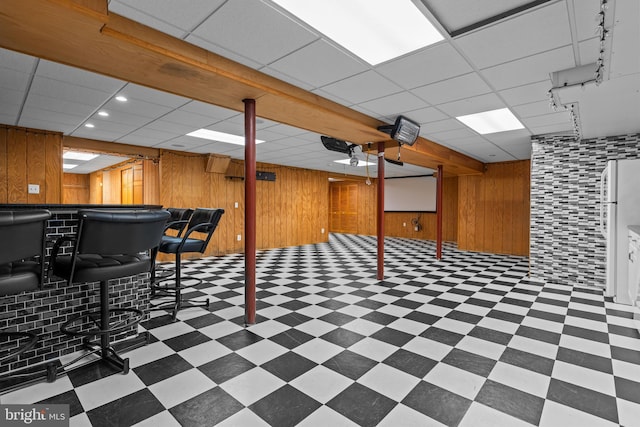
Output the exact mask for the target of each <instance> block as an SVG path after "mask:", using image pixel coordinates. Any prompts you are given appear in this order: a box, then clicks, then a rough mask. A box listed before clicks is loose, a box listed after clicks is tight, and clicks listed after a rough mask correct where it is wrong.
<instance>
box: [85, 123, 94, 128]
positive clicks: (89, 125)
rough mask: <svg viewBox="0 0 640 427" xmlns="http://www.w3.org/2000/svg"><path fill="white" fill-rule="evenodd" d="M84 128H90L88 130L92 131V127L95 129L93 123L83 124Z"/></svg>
mask: <svg viewBox="0 0 640 427" xmlns="http://www.w3.org/2000/svg"><path fill="white" fill-rule="evenodd" d="M84 127H86V128H90V129H93V128H94V127H96V126H95V125H94V124H93V123H85V124H84Z"/></svg>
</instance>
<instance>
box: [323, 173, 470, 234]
mask: <svg viewBox="0 0 640 427" xmlns="http://www.w3.org/2000/svg"><path fill="white" fill-rule="evenodd" d="M377 185H378V180H374V181H373V183H372V185H366V184H365V183H364V181H359V180H353V181H339V182H332V183H331V184H330V201H329V203H330V218H331V224H330V228H329V230H330V231H331V232H334V233H354V234H368V235H375V234H376V221H377V219H376V207H377V204H376V201H377V200H378V193H377V191H378V190H377ZM443 206H444V218H443V219H444V220H443V224H442V230H443V238H444V240H446V241H451V242H455V241H456V239H457V227H458V178H457V177H453V178H445V180H444V183H443ZM414 218H418V220H419V223H420V225H421V230H420V231H415V229H414V227H413V225H412V220H413V219H414ZM384 231H385V236H390V237H407V238H412V239H427V240H435V238H436V214H435V213H419V212H385V214H384Z"/></svg>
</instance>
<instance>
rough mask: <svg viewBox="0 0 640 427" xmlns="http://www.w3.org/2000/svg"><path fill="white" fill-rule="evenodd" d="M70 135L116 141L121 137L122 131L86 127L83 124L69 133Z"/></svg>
mask: <svg viewBox="0 0 640 427" xmlns="http://www.w3.org/2000/svg"><path fill="white" fill-rule="evenodd" d="M71 135H72V136H77V137H79V138H89V139H97V140H102V141H117V140H119V139H120V138H122V136H123V133H122V132H117V131H109V130H103V129H95V128H94V129H87V128H86V127H84V126H81V127H79V128H78V129H76V130H75V131H73V132H72V133H71Z"/></svg>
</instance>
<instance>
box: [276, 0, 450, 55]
mask: <svg viewBox="0 0 640 427" xmlns="http://www.w3.org/2000/svg"><path fill="white" fill-rule="evenodd" d="M273 1H274V3H276V4H277V5H279V6H280V7H282V8H284V9H286V10H287V11H289V12H290V13H292V14H294V15H295V16H297V17H298V18H300V19H301V20H303V21H304V22H306V23H307V24H309V25H310V26H312V27H313V28H315V29H316V30H318V31H320V32H321V33H323V34H324V35H325V36H327V37H328V38H330V39H332V40H333V41H335V42H336V43H338V44H339V45H341V46H343V47H344V48H346V49H347V50H349V51H351V52H353V53H354V54H355V55H357V56H359V57H360V58H362V59H364V60H365V61H367V62H368V63H369V64H371V65H376V64H379V63H381V62H384V61H388V60H390V59H393V58H397V57H398V56H401V55H404V54H406V53H409V52H413V51H414V50H417V49H421V48H423V47H425V46H429V45H431V44H434V43H437V42H439V41H440V40H443V38H444V37H443V36H442V34H440V33H439V32H438V30H437V29H436V28H435V27H434V26H433V24H431V22H429V20H428V19H427V18H426V16H424V14H423V13H422V12H421V11H420V10H419V9H418V8H417V7H416V5H415V4H413V2H412V1H411V0H395V1H388V0H349V1H344V0H325V1H300V0H273Z"/></svg>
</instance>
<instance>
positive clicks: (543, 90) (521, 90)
mask: <svg viewBox="0 0 640 427" xmlns="http://www.w3.org/2000/svg"><path fill="white" fill-rule="evenodd" d="M549 89H551V80H550V79H548V78H547V79H545V80H543V81H540V82H536V83H531V84H528V85H523V86H518V87H514V88H511V89H505V90H502V91H500V92H499V94H500V96H501V97H502V98H503V99H504V100H505V101H506V102H507V104H509V105H521V104H528V103H530V102H535V101H542V100H545V99H546V100H547V102H548V101H549V94H548V93H549Z"/></svg>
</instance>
